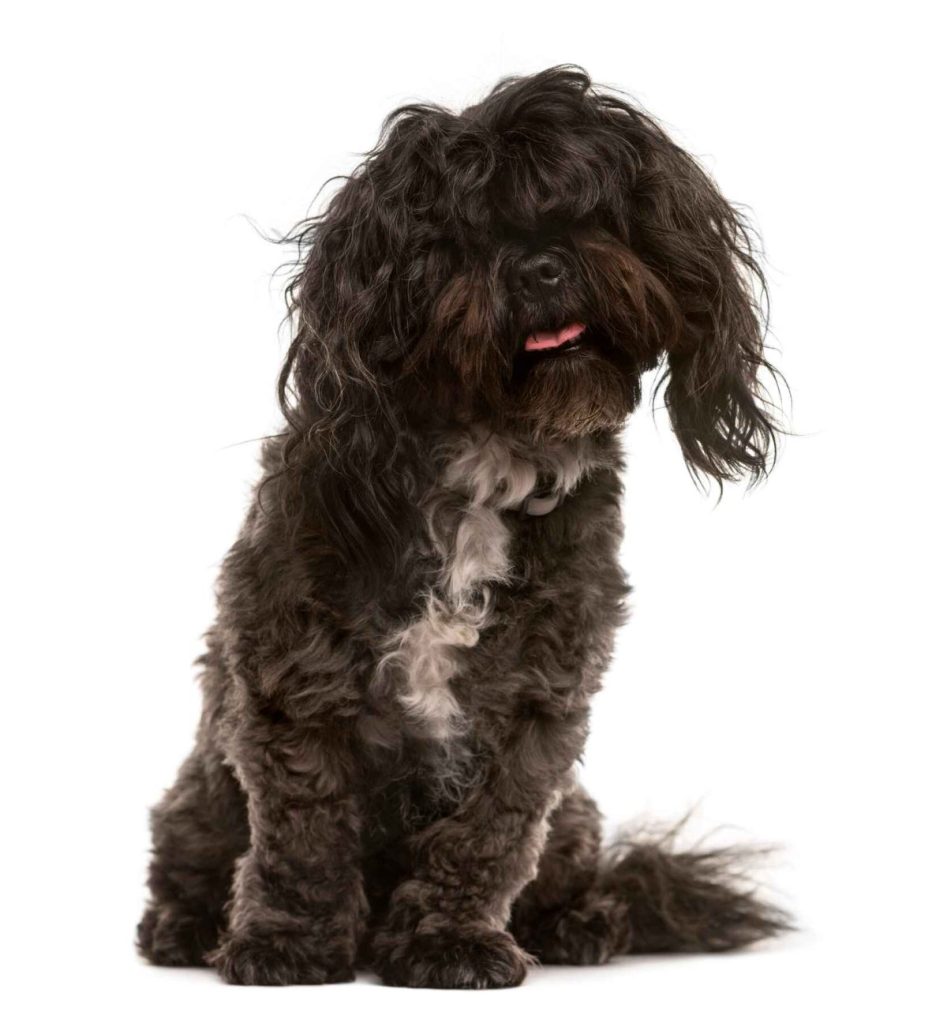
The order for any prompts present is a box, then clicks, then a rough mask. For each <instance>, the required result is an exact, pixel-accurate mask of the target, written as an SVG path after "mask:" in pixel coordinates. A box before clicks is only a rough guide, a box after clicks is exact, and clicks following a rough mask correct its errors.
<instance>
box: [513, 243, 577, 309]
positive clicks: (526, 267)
mask: <svg viewBox="0 0 947 1023" xmlns="http://www.w3.org/2000/svg"><path fill="white" fill-rule="evenodd" d="M564 274H565V265H564V263H563V262H562V260H561V259H560V257H559V256H557V255H556V254H555V253H554V252H536V253H534V254H533V255H531V256H524V257H523V259H521V260H520V261H519V263H518V264H517V265H516V268H515V270H514V272H513V285H514V288H515V290H517V291H519V292H521V293H522V294H524V295H526V296H527V297H528V298H542V296H543V295H546V294H549V293H550V292H552V291H555V289H556V288H558V287H559V285H560V284H561V283H562V278H563V276H564Z"/></svg>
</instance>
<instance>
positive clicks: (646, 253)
mask: <svg viewBox="0 0 947 1023" xmlns="http://www.w3.org/2000/svg"><path fill="white" fill-rule="evenodd" d="M602 102H603V104H604V105H605V106H606V107H608V108H610V113H611V116H612V117H617V118H619V119H620V120H622V121H624V123H625V132H626V138H627V139H628V141H629V144H630V147H631V148H632V149H633V152H634V155H635V166H634V167H633V170H632V204H631V210H630V213H631V218H630V219H631V227H630V235H631V243H632V247H633V248H634V249H635V251H637V252H639V253H640V254H641V255H642V257H643V258H644V259H645V261H646V262H647V263H648V264H649V266H650V267H651V269H652V270H653V271H654V272H655V273H656V274H657V275H658V276H659V277H660V278H661V279H662V281H663V282H664V283H665V285H666V286H667V288H668V290H669V291H670V293H671V294H672V295H674V297H675V300H676V301H677V303H678V305H679V307H680V310H681V314H682V317H683V323H682V330H681V332H680V334H679V336H678V337H677V338H676V339H674V340H673V341H672V342H671V343H669V345H668V352H667V371H666V373H665V375H664V377H663V378H662V382H663V383H664V384H665V390H664V396H665V401H666V404H667V408H668V411H669V413H670V417H671V424H672V426H673V428H674V431H675V433H676V435H677V438H678V441H679V442H680V445H681V449H682V451H683V453H684V457H685V458H686V459H687V462H688V466H689V467H690V469H691V470H692V471H693V472H694V473H695V474H696V475H698V476H700V475H706V476H709V477H711V478H713V479H716V480H717V481H723V480H733V479H737V478H739V477H741V476H744V475H746V476H748V477H749V478H750V479H751V481H756V480H758V479H759V478H760V477H762V476H764V475H766V473H767V471H768V469H769V466H770V464H771V460H772V457H773V456H774V454H775V447H776V440H777V436H778V434H779V432H780V430H779V427H778V425H777V422H776V419H775V417H774V409H773V406H772V405H771V404H770V402H769V400H768V399H767V396H766V394H765V391H764V389H763V387H762V384H761V381H760V376H761V374H764V373H769V374H771V376H772V378H773V380H774V381H775V382H776V384H777V386H778V384H779V380H780V377H779V376H778V374H777V373H776V371H775V370H774V369H773V367H772V366H771V365H770V364H769V363H768V362H767V360H766V357H765V352H764V335H765V330H766V326H765V324H766V317H765V313H764V306H765V294H766V287H765V281H764V278H763V274H762V270H761V267H760V262H759V259H758V258H757V255H756V253H755V250H754V246H753V239H752V235H751V233H750V231H749V229H748V227H747V225H746V223H745V222H744V220H743V219H742V217H741V216H740V214H739V213H738V212H737V211H736V210H735V209H734V208H733V207H732V206H731V205H730V203H728V202H727V200H726V199H724V197H723V196H722V195H721V194H720V191H719V190H718V188H717V186H716V185H715V183H714V182H713V181H712V180H711V178H710V177H709V176H708V175H707V174H706V173H705V171H704V170H703V169H702V168H701V167H700V166H699V165H698V164H697V163H696V161H695V160H694V159H693V158H692V157H691V156H690V155H688V154H687V153H686V152H685V151H684V150H683V149H681V148H680V147H678V146H677V145H675V144H674V143H673V142H672V141H671V140H670V139H669V138H668V136H667V135H666V134H665V132H664V131H663V130H662V129H661V128H660V127H659V126H658V125H657V124H656V123H655V122H654V121H652V120H651V119H650V118H649V117H647V116H645V115H644V114H641V113H640V112H639V111H637V110H635V109H634V108H632V107H630V106H628V105H627V104H625V103H623V102H622V101H620V100H616V99H614V98H612V97H605V98H603V99H602ZM757 292H759V294H760V298H759V299H757V295H756V293H757Z"/></svg>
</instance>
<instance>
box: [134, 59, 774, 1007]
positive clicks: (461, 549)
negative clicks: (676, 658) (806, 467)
mask: <svg viewBox="0 0 947 1023" xmlns="http://www.w3.org/2000/svg"><path fill="white" fill-rule="evenodd" d="M295 239H296V241H297V242H298V244H299V246H300V256H301V259H300V270H299V273H298V275H297V276H296V277H295V279H294V280H293V282H292V285H291V287H290V289H289V300H290V311H291V314H292V317H293V321H294V323H295V325H296V331H295V337H294V340H293V342H292V345H291V348H290V351H289V353H288V356H287V359H286V363H285V366H284V368H283V371H282V374H281V376H280V384H279V388H280V397H281V402H282V406H283V410H284V412H285V417H286V428H285V430H284V431H283V432H282V433H281V434H280V435H279V436H277V437H275V438H274V439H272V440H270V441H269V442H267V443H266V445H265V446H264V452H263V466H264V476H263V482H262V483H261V485H260V487H259V488H258V490H257V494H256V500H255V502H254V504H253V506H252V508H251V510H250V512H249V515H248V517H247V521H246V525H245V527H244V529H243V531H242V533H241V535H240V537H239V538H238V540H237V542H236V543H235V544H234V546H233V548H232V550H231V551H230V553H229V555H228V557H227V559H226V561H225V564H224V566H223V571H222V573H221V579H220V586H219V617H218V620H217V622H216V624H215V625H214V627H213V628H212V630H211V631H210V633H209V635H208V650H207V654H206V656H205V657H204V658H203V660H202V665H203V689H204V697H205V706H204V713H203V716H202V719H201V724H200V728H199V731H198V736H197V744H196V747H195V750H194V752H193V753H192V755H191V756H190V757H189V759H188V760H187V762H186V763H185V764H184V766H183V767H182V769H181V772H180V774H179V776H178V779H177V781H176V783H175V785H174V786H173V788H172V789H171V790H170V791H169V792H168V793H167V795H166V796H165V798H164V799H163V801H162V802H161V803H160V804H159V805H158V807H157V808H156V809H155V811H154V814H153V825H154V859H153V862H152V865H151V872H150V886H151V892H152V898H151V902H150V904H149V906H148V908H147V910H146V913H145V916H144V919H143V921H142V923H141V925H140V929H139V947H140V949H141V951H142V953H143V954H144V955H145V956H146V957H147V958H149V959H150V960H151V961H152V962H155V963H160V964H168V965H176V964H198V963H201V962H204V961H205V960H206V961H207V962H210V963H212V964H213V965H214V966H215V967H216V968H217V970H218V971H219V972H220V974H221V976H222V977H224V978H225V979H226V980H228V981H231V982H234V983H240V984H299V983H305V984H309V983H312V984H315V983H322V982H330V981H340V980H348V979H350V978H351V977H352V976H353V971H354V969H355V967H356V964H358V963H364V964H366V965H371V966H372V967H373V968H374V969H375V970H376V971H377V972H378V974H379V975H380V976H381V978H382V979H383V980H384V981H385V982H386V983H390V984H400V985H408V986H431V987H472V988H482V987H503V986H509V985H514V984H518V983H520V981H522V979H523V977H524V975H525V973H526V969H527V967H528V965H529V963H530V962H531V958H532V957H535V958H538V959H539V960H541V961H544V962H557V963H601V962H604V961H606V960H607V959H608V958H609V957H610V956H612V955H615V954H620V953H627V952H651V951H669V950H684V951H696V950H709V951H717V950H721V949H728V948H732V947H736V946H740V945H745V944H748V943H750V942H752V941H755V940H757V939H759V938H762V937H764V936H767V935H770V934H773V933H776V932H778V931H779V930H780V929H782V928H783V927H784V926H786V920H785V918H784V917H783V916H782V915H781V914H780V913H779V912H777V911H775V910H773V909H771V908H769V907H768V906H766V905H764V904H762V903H761V902H759V901H758V900H757V899H755V898H754V897H753V896H752V895H751V894H749V893H748V892H747V891H746V890H745V888H743V887H741V885H740V884H739V883H737V882H735V881H734V879H733V877H732V875H731V872H730V869H729V864H730V857H729V855H728V854H727V853H725V852H719V851H718V852H714V853H677V852H674V851H673V849H671V848H670V846H669V844H668V843H667V842H660V841H659V842H653V841H644V840H642V841H637V842H632V843H631V844H630V845H629V846H628V847H627V848H626V849H624V850H622V851H617V852H613V853H612V854H610V855H608V856H605V857H604V858H603V856H602V853H601V848H600V846H601V842H600V825H599V818H598V813H597V810H596V808H595V805H594V804H593V803H592V801H591V800H590V799H589V797H588V796H587V795H585V793H584V792H582V790H581V789H580V788H579V787H578V786H577V785H576V783H575V782H574V780H573V779H572V776H571V769H572V767H573V765H574V764H575V762H576V760H577V758H578V756H579V755H580V753H581V751H582V747H583V744H584V741H585V736H586V725H587V720H588V710H589V700H590V698H591V696H592V694H593V693H594V692H595V690H596V689H597V688H598V686H599V682H600V677H601V675H602V672H603V670H604V668H605V667H606V665H607V662H608V658H609V656H610V650H611V643H612V635H613V632H614V630H615V628H616V627H617V626H618V625H619V623H620V621H621V619H622V613H623V612H622V602H623V598H624V597H625V594H626V590H627V587H626V584H625V580H624V577H623V574H622V572H621V570H620V568H619V566H618V562H617V552H618V544H619V539H620V534H621V523H620V519H619V497H620V482H619V470H620V468H621V462H620V453H619V450H618V445H617V440H616V436H617V432H618V430H619V428H620V427H621V425H622V423H623V422H624V420H625V419H626V417H627V416H628V414H629V413H630V412H631V411H632V410H633V409H634V408H635V406H636V405H637V404H638V402H639V400H640V396H641V384H640V381H641V375H642V373H644V372H645V371H646V370H649V369H651V368H653V367H655V366H657V365H658V364H659V363H660V362H662V360H663V362H664V365H665V367H666V373H665V378H664V379H665V389H664V393H665V399H666V403H667V406H668V408H669V410H670V417H671V422H672V424H673V427H674V430H675V432H676V435H677V437H678V440H679V441H680V445H681V448H682V449H683V452H684V456H685V458H686V460H687V462H688V464H689V466H690V467H691V469H692V470H693V471H694V472H695V473H697V474H702V475H705V476H708V477H711V478H713V479H715V480H728V479H734V478H737V477H738V476H741V475H749V476H750V477H751V478H752V479H756V478H759V477H760V476H761V475H763V474H764V473H765V472H766V470H767V468H768V465H769V461H770V458H771V454H772V450H773V441H774V439H775V436H776V427H775V426H774V422H773V419H772V417H771V414H770V411H769V407H768V405H767V403H766V401H765V400H764V399H763V397H762V395H761V391H760V386H759V383H758V380H759V372H760V370H761V369H767V368H768V365H767V363H766V361H765V358H764V353H763V326H762V324H761V316H760V310H759V307H758V305H757V302H756V300H755V297H754V296H755V294H756V292H757V290H758V288H757V287H756V285H761V284H762V279H761V277H760V272H759V266H758V264H757V261H756V259H755V257H754V254H753V249H752V246H751V244H750V237H749V235H748V232H747V229H746V227H745V226H744V223H743V221H742V220H741V218H740V217H739V215H738V214H737V213H736V212H735V211H734V209H733V207H731V206H730V205H729V204H728V203H727V202H726V201H725V200H724V199H723V197H722V196H721V195H720V193H719V192H718V190H717V188H716V186H715V185H714V183H713V182H712V181H711V180H710V178H709V177H708V176H707V175H706V173H705V172H704V171H703V170H701V168H700V167H699V166H698V165H697V164H696V163H695V162H694V160H693V159H692V158H691V157H690V156H688V155H687V154H686V153H685V152H684V151H683V150H681V149H680V148H679V147H677V146H676V145H675V144H674V143H673V142H672V141H671V140H670V139H669V138H668V136H667V135H666V134H665V133H664V131H663V130H662V129H661V128H660V127H659V126H658V125H657V123H656V122H655V121H653V120H652V119H651V118H650V117H648V116H647V115H645V114H644V113H642V112H641V111H640V110H638V109H636V108H635V107H634V106H632V105H631V104H630V103H628V102H626V101H625V100H623V99H621V98H619V97H618V96H615V95H612V94H609V93H607V92H604V91H601V90H598V89H595V88H593V87H592V85H591V83H590V81H589V79H588V77H587V76H586V75H585V73H584V72H582V71H581V70H578V69H574V68H553V69H551V70H549V71H545V72H543V73H541V74H538V75H535V76H532V77H527V78H521V79H510V80H507V81H504V82H501V83H500V84H499V85H498V86H497V87H496V88H495V89H494V90H493V91H492V92H491V93H490V94H489V96H488V97H487V98H486V99H485V100H484V101H483V102H482V103H480V104H478V105H476V106H474V107H471V108H469V109H467V110H465V111H463V112H462V113H459V114H455V113H451V112H449V111H447V110H444V109H441V108H439V107H429V106H410V107H405V108H403V109H400V110H397V111H395V113H393V114H392V115H391V117H390V118H389V119H388V121H387V122H386V125H385V129H384V132H383V135H382V139H381V141H380V142H379V144H378V146H377V147H376V148H375V149H374V150H373V151H372V152H371V153H370V154H369V155H368V157H367V158H366V159H365V161H364V162H363V163H362V164H361V165H360V166H359V167H358V168H357V169H356V171H355V172H354V173H353V174H352V175H351V177H349V178H348V179H347V180H346V181H345V183H344V184H343V186H342V187H341V188H340V189H339V190H338V192H337V193H336V194H335V196H334V197H333V198H332V200H331V201H330V202H329V204H328V207H327V209H326V210H325V212H324V213H323V214H322V215H320V216H318V217H315V218H314V219H312V220H311V221H308V222H306V223H304V224H303V225H302V226H301V228H300V230H299V232H298V234H297V235H296V236H295Z"/></svg>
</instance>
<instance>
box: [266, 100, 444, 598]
mask: <svg viewBox="0 0 947 1023" xmlns="http://www.w3.org/2000/svg"><path fill="white" fill-rule="evenodd" d="M436 117H437V111H436V109H434V108H430V109H428V108H420V107H415V108H404V109H402V110H398V111H395V113H394V114H392V115H391V117H390V118H389V119H388V121H387V122H386V125H385V129H384V131H383V133H382V138H381V141H380V142H379V144H378V146H377V147H376V148H375V149H374V150H373V151H372V152H371V153H369V154H368V156H367V158H366V159H365V161H364V162H363V163H362V164H361V165H360V166H359V168H358V169H357V170H356V171H355V172H354V174H353V175H352V176H351V177H350V178H348V179H347V181H346V182H345V184H344V185H343V186H342V188H341V189H340V190H339V191H338V192H337V193H336V195H335V196H334V197H333V199H332V200H331V202H330V203H329V205H328V207H327V209H326V211H325V212H324V213H323V214H321V215H319V216H317V217H314V218H312V219H311V220H308V221H305V222H303V223H302V224H300V225H299V226H298V228H297V229H296V231H295V232H294V233H293V234H291V235H290V236H288V238H287V239H285V240H287V241H292V242H295V244H296V245H297V246H298V251H299V265H300V269H299V271H298V273H297V274H296V276H295V277H294V278H293V279H292V281H291V282H290V285H289V287H288V288H287V305H288V308H289V314H290V318H291V320H292V322H293V323H294V326H295V329H296V333H295V336H294V338H293V342H292V344H291V346H290V349H289V352H288V354H287V357H286V360H285V363H284V365H283V369H282V372H281V374H280V379H279V399H280V405H281V407H282V410H283V413H284V415H285V417H286V421H287V424H288V432H287V435H286V438H285V441H284V443H283V446H282V452H281V456H282V457H281V461H282V466H281V469H280V470H279V473H280V474H285V473H289V474H291V475H292V476H293V478H294V481H295V484H296V486H298V487H301V489H302V492H303V494H304V495H305V496H304V502H303V507H302V509H301V510H300V514H301V515H302V516H305V517H306V518H307V519H308V521H309V522H310V523H314V524H315V526H316V528H318V529H319V531H320V532H321V533H322V534H323V538H324V540H325V545H324V549H325V550H326V551H327V552H328V553H330V554H335V555H338V556H339V557H340V559H341V560H342V561H343V562H344V564H345V565H346V566H347V572H348V573H349V574H348V576H347V582H346V585H347V586H348V587H350V588H360V587H359V584H360V583H361V584H364V586H365V587H372V588H374V589H376V590H377V589H378V588H379V587H383V585H384V583H385V581H386V580H390V579H391V570H392V568H393V567H394V565H395V563H396V561H397V560H398V559H400V558H403V557H404V556H405V553H406V551H407V550H409V545H408V543H407V542H406V535H407V533H408V532H410V530H411V528H412V526H413V524H414V521H415V519H416V516H417V504H416V500H415V498H416V495H415V494H414V493H413V490H412V487H413V483H414V479H413V476H412V473H411V470H410V466H411V465H412V464H413V461H414V460H413V459H412V458H411V451H409V450H408V449H409V448H410V446H411V444H412V439H411V437H412V435H411V431H410V430H409V429H407V428H406V424H405V423H404V422H403V412H402V405H401V403H399V402H396V401H394V400H392V388H393V387H394V386H395V381H396V375H397V374H396V373H395V372H394V371H393V370H392V368H391V367H393V366H395V365H396V364H397V361H398V358H399V356H400V355H401V353H403V352H404V351H405V350H406V348H407V346H408V342H409V339H410V337H411V336H412V335H413V333H414V332H416V331H417V330H418V329H419V326H418V321H417V319H416V318H417V317H418V316H419V314H420V311H421V308H422V302H421V300H420V296H418V297H417V298H416V299H415V298H413V296H412V287H411V280H412V277H413V278H414V279H415V280H417V281H420V280H421V278H422V277H423V274H418V273H414V274H413V271H412V266H411V260H412V259H413V258H416V257H415V255H414V254H415V253H416V252H417V251H419V249H420V248H421V247H419V246H418V245H416V244H413V241H414V239H413V232H414V231H416V230H417V226H416V220H415V219H414V218H412V204H413V202H415V201H417V200H416V198H415V196H414V195H413V194H412V195H409V194H408V189H412V190H414V189H423V188H424V182H425V175H424V173H423V167H422V166H419V160H420V159H422V158H423V157H420V156H419V154H423V149H424V146H423V136H424V135H425V134H426V133H431V132H434V131H436V125H435V124H434V121H435V120H436ZM396 278H397V280H396ZM395 466H397V467H398V469H397V471H390V470H391V469H392V468H393V467H395ZM353 567H354V569H355V571H356V573H357V574H358V578H352V575H351V572H352V569H353Z"/></svg>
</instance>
